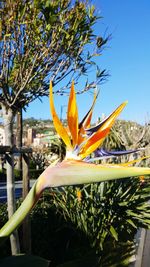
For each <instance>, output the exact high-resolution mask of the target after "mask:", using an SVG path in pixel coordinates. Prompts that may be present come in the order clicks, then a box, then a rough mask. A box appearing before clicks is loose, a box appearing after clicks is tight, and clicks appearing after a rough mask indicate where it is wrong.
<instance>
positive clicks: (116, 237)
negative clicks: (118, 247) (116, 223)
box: [110, 225, 118, 241]
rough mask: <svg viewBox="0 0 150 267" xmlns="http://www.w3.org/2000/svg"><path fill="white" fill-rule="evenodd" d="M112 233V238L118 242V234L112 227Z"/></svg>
mask: <svg viewBox="0 0 150 267" xmlns="http://www.w3.org/2000/svg"><path fill="white" fill-rule="evenodd" d="M110 232H111V234H112V236H113V237H114V238H115V240H116V241H118V234H117V232H116V230H115V229H114V227H113V226H112V225H111V227H110Z"/></svg>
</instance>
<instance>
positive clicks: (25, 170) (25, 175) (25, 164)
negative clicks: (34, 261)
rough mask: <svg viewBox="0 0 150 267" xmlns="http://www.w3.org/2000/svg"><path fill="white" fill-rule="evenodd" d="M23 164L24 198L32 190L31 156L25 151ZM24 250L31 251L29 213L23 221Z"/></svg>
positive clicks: (28, 252)
mask: <svg viewBox="0 0 150 267" xmlns="http://www.w3.org/2000/svg"><path fill="white" fill-rule="evenodd" d="M22 161H23V162H22V163H23V164H22V165H23V185H22V197H23V199H24V198H25V197H26V196H27V194H28V192H29V190H30V179H29V156H28V154H27V153H26V154H25V153H23V157H22ZM22 229H23V250H24V252H25V253H26V254H30V253H31V225H30V218H29V215H28V216H27V217H26V218H25V220H24V222H23V227H22Z"/></svg>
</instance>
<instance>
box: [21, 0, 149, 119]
mask: <svg viewBox="0 0 150 267" xmlns="http://www.w3.org/2000/svg"><path fill="white" fill-rule="evenodd" d="M91 3H93V4H94V5H95V7H96V12H97V13H98V15H100V16H102V17H103V18H102V19H100V20H99V21H98V23H97V24H96V25H95V33H97V34H99V35H100V36H106V35H107V34H111V39H110V40H109V42H108V44H107V46H106V47H105V49H104V51H103V52H102V55H101V56H100V57H99V58H98V59H97V64H98V65H99V67H100V68H101V69H106V70H107V71H108V72H109V75H110V76H109V77H108V80H107V81H106V82H105V83H103V84H101V85H100V86H99V89H100V94H99V97H98V100H97V103H96V106H95V109H94V114H93V122H96V120H97V118H98V117H101V116H102V114H105V115H109V114H110V113H111V112H112V111H113V110H114V109H115V108H116V107H117V106H118V105H119V104H121V103H122V102H123V101H125V100H128V105H127V106H126V107H125V109H124V110H123V112H122V114H121V115H120V117H119V118H120V119H125V120H131V121H136V122H137V123H141V124H144V123H147V122H149V121H150V16H149V14H150V13H149V12H150V1H149V0H143V1H141V0H114V1H112V0H93V1H91ZM92 75H93V77H95V73H94V72H93V73H90V74H89V76H90V78H91V77H92ZM80 87H81V84H77V85H76V89H77V90H78V89H79V88H80ZM92 99H93V97H92V94H89V93H84V94H83V95H79V96H78V97H77V101H78V109H79V114H80V115H79V117H80V119H82V117H83V116H84V115H85V113H86V111H87V110H88V108H89V107H90V105H91V103H92ZM67 102H68V99H67V97H62V96H55V104H56V110H57V112H58V115H59V116H60V113H61V106H62V107H63V112H62V116H63V118H65V116H66V111H67V106H66V105H67ZM23 116H24V118H29V117H35V118H38V119H40V118H41V119H48V118H50V119H51V115H50V111H49V100H48V98H43V100H42V103H41V102H40V101H39V100H37V101H34V102H33V103H31V104H30V105H29V107H28V108H27V111H26V112H24V114H23Z"/></svg>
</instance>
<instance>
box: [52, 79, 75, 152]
mask: <svg viewBox="0 0 150 267" xmlns="http://www.w3.org/2000/svg"><path fill="white" fill-rule="evenodd" d="M49 89H50V98H49V99H50V109H51V114H52V118H53V123H54V127H55V129H56V131H57V133H58V134H59V136H60V137H61V138H62V139H63V141H64V143H65V144H66V146H67V147H68V148H72V145H71V142H70V138H69V135H68V133H67V131H66V129H65V128H64V126H63V125H62V123H61V121H60V119H59V118H58V116H57V114H56V111H55V107H54V101H53V89H52V82H50V88H49Z"/></svg>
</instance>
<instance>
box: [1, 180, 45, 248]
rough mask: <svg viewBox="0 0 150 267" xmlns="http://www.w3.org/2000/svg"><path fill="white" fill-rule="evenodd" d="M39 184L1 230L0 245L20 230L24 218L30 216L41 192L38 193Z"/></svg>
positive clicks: (34, 186)
mask: <svg viewBox="0 0 150 267" xmlns="http://www.w3.org/2000/svg"><path fill="white" fill-rule="evenodd" d="M37 182H38V180H37V181H36V182H35V183H34V185H33V187H32V189H31V190H30V192H29V193H28V195H27V197H26V198H25V200H24V201H23V202H22V204H21V205H20V207H19V208H18V209H17V210H16V212H15V213H14V214H13V215H12V217H11V218H10V219H9V220H8V221H7V223H6V224H5V225H4V226H3V227H2V228H1V229H0V243H1V241H3V240H5V239H6V238H7V237H9V236H10V234H11V233H12V232H13V231H14V230H15V229H16V228H18V226H19V225H20V224H21V223H22V221H23V220H24V218H25V217H26V216H27V215H28V213H29V212H30V211H31V210H32V208H33V206H34V205H35V204H36V202H37V201H38V199H39V197H40V195H41V194H42V191H41V192H37Z"/></svg>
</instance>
